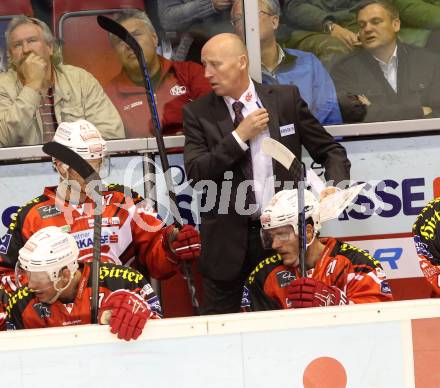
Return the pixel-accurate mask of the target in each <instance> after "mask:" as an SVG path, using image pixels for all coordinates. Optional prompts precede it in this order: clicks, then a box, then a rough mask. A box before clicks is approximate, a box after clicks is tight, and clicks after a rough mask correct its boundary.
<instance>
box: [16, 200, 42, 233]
mask: <svg viewBox="0 0 440 388" xmlns="http://www.w3.org/2000/svg"><path fill="white" fill-rule="evenodd" d="M48 199H49V198H48V197H47V195H45V194H42V195H40V196H38V197H35V198H33V199H31V200H30V201H27V202H26V203H25V204H24V205H23V206H21V207H19V208H18V210H17V211H16V212H15V213H13V214H12V215H11V223H10V224H9V227H8V229H9V231H13V230H14V229H15V228H16V227H17V221H18V219H21V220H23V219H24V218H25V217H26V216H27V215H28V214H29V212H30V211H31V210H32V209H33V208H34V207H35V206H37V205H38V204H39V203H43V202H45V201H47V200H48Z"/></svg>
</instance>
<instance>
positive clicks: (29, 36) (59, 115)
mask: <svg viewBox="0 0 440 388" xmlns="http://www.w3.org/2000/svg"><path fill="white" fill-rule="evenodd" d="M5 35H6V45H7V48H8V52H9V61H10V63H9V65H10V69H9V70H8V71H7V72H6V73H2V74H0V146H2V147H11V146H21V145H31V144H41V143H43V142H47V141H49V140H51V139H52V136H53V134H54V133H55V130H56V128H57V126H58V123H59V122H61V121H64V120H70V121H73V120H78V119H81V118H84V119H87V120H90V121H92V122H93V123H95V125H96V127H97V128H98V130H99V131H100V132H101V135H102V136H103V137H104V138H106V139H120V138H123V137H124V128H123V125H122V121H121V118H120V116H119V114H118V112H117V110H116V109H115V107H114V106H113V104H112V103H111V102H110V100H109V99H108V97H107V96H106V95H105V93H104V91H103V89H102V88H101V86H100V85H99V83H98V81H97V80H96V79H95V78H94V77H93V76H92V75H91V74H89V73H88V72H86V71H85V70H83V69H80V68H78V67H74V66H69V65H63V64H61V57H60V51H59V47H58V45H57V44H56V42H55V38H54V37H53V35H52V33H51V31H50V29H49V27H48V26H47V25H46V24H45V23H43V22H41V21H40V20H38V19H35V18H29V17H27V16H24V15H23V16H17V17H15V18H13V19H12V20H11V22H10V23H9V25H8V28H7V30H6V33H5Z"/></svg>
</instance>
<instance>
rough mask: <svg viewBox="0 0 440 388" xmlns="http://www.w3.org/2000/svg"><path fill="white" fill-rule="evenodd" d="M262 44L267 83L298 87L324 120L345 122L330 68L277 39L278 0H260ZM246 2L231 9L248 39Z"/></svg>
mask: <svg viewBox="0 0 440 388" xmlns="http://www.w3.org/2000/svg"><path fill="white" fill-rule="evenodd" d="M259 9H260V12H259V16H260V44H261V65H262V73H263V74H262V75H263V83H267V84H287V85H295V86H297V87H298V89H299V91H300V93H301V97H302V98H303V99H304V100H305V101H306V102H307V104H308V106H309V109H310V111H311V112H312V113H313V115H314V116H315V117H316V118H317V119H318V120H319V121H320V123H321V124H340V123H341V122H342V118H341V113H340V111H339V105H338V101H337V98H336V91H335V86H334V85H333V81H332V79H331V78H330V76H329V74H328V73H327V70H326V69H325V68H324V66H323V65H322V64H321V62H319V60H318V59H317V58H316V57H315V55H314V54H312V53H307V52H304V51H300V50H293V49H282V48H281V46H280V45H279V44H278V43H277V41H276V31H277V28H278V25H279V19H280V5H279V2H278V0H259ZM243 20H244V19H243V4H242V2H241V1H236V2H235V3H234V5H233V7H232V11H231V22H232V24H233V25H234V27H235V31H236V33H237V34H238V35H240V37H241V38H242V40H244V25H243Z"/></svg>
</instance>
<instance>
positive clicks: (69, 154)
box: [43, 141, 100, 181]
mask: <svg viewBox="0 0 440 388" xmlns="http://www.w3.org/2000/svg"><path fill="white" fill-rule="evenodd" d="M43 152H45V153H46V154H48V155H49V156H52V157H53V158H55V159H58V160H60V161H61V162H63V163H64V164H67V165H68V166H69V167H72V168H73V169H74V170H75V171H76V172H77V173H78V174H79V175H80V176H81V178H83V179H84V180H85V181H90V180H92V179H95V178H96V175H97V172H96V171H95V169H94V168H93V167H92V166H91V165H90V164H89V163H87V161H86V160H84V159H83V158H82V157H81V156H79V155H78V154H77V153H76V152H74V151H72V150H71V149H70V148H68V147H66V146H64V145H62V144H60V143H57V142H55V141H50V142H49V143H46V144H44V145H43ZM98 179H100V178H99V176H98Z"/></svg>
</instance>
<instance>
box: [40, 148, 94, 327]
mask: <svg viewBox="0 0 440 388" xmlns="http://www.w3.org/2000/svg"><path fill="white" fill-rule="evenodd" d="M43 151H44V152H45V153H46V154H48V155H49V156H51V157H53V158H55V159H58V160H60V161H61V162H63V163H65V164H67V165H68V166H69V167H71V168H73V169H74V170H75V171H76V172H77V173H78V174H79V175H80V176H81V177H82V178H83V179H84V180H85V181H86V182H87V183H89V182H92V181H94V182H96V186H95V192H96V194H97V196H96V198H95V210H94V216H93V262H92V299H91V301H90V306H91V307H90V316H91V322H92V323H98V308H99V306H98V299H99V298H98V296H99V262H100V259H101V229H102V193H101V189H100V187H101V178H100V177H99V174H98V173H97V172H96V171H95V169H94V168H93V167H92V166H91V165H90V164H89V163H87V161H86V160H84V159H83V158H82V157H81V156H79V155H78V154H77V153H76V152H74V151H72V150H71V149H70V148H68V147H66V146H64V145H62V144H60V143H57V142H49V143H46V144H44V145H43ZM92 197H94V196H92Z"/></svg>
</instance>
